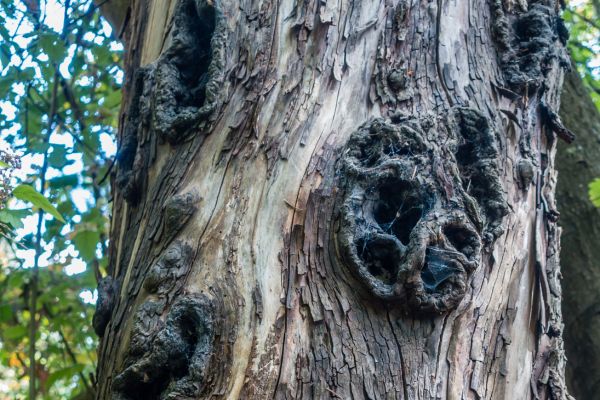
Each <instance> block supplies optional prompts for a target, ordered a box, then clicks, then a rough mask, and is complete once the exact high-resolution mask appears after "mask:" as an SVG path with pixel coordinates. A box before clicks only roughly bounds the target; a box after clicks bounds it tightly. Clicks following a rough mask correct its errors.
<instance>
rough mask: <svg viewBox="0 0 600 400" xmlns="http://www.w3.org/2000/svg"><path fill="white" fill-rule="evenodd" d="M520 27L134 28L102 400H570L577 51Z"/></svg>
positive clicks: (429, 20)
mask: <svg viewBox="0 0 600 400" xmlns="http://www.w3.org/2000/svg"><path fill="white" fill-rule="evenodd" d="M504 3H505V4H503V3H502V2H500V1H490V2H488V3H477V2H472V3H469V2H458V1H442V0H438V1H436V2H419V1H412V2H407V1H402V0H400V1H399V0H380V1H360V2H356V1H347V0H342V1H339V2H335V3H334V2H329V1H318V2H316V1H310V0H306V1H296V0H294V1H292V0H283V1H278V2H273V1H257V0H245V1H237V0H236V1H233V0H178V1H175V0H173V1H167V0H164V1H158V0H156V1H151V2H141V1H134V2H132V5H131V12H130V18H129V20H128V25H127V26H126V28H125V30H124V35H125V38H126V40H127V43H128V54H127V63H126V70H127V76H128V80H127V84H126V88H125V102H124V104H123V113H122V118H121V125H120V126H121V130H120V131H121V133H120V150H119V165H118V168H117V174H116V178H115V183H116V196H115V202H114V206H113V218H112V231H111V239H112V241H111V245H112V246H111V254H110V259H111V275H112V276H113V278H114V279H115V280H116V281H117V282H118V284H119V287H120V295H119V296H118V298H117V299H116V301H115V304H114V308H113V310H112V313H111V314H110V321H109V322H108V325H107V326H106V330H105V333H104V336H103V338H102V341H101V346H100V360H99V376H98V380H99V388H98V397H99V398H101V399H105V398H119V399H132V398H139V397H140V396H141V397H143V398H148V399H153V398H156V399H158V398H161V399H162V398H164V399H167V398H169V399H170V398H223V399H225V398H255V399H263V398H307V399H309V398H310V399H321V398H343V399H347V398H356V399H366V398H369V399H379V398H390V399H393V398H398V399H430V398H442V399H461V398H485V399H527V398H539V399H565V398H567V397H568V395H567V394H566V391H565V385H564V378H563V370H564V355H563V350H562V338H561V330H562V317H561V314H560V298H561V291H560V282H559V276H560V270H559V263H558V250H559V234H560V229H559V228H558V227H557V225H556V219H557V216H558V213H557V211H556V208H555V205H554V197H553V193H554V186H555V181H556V174H555V171H554V153H555V147H556V140H557V139H556V135H555V132H554V131H556V130H557V124H556V123H555V121H553V120H552V119H551V118H548V116H549V115H550V116H551V115H552V114H551V113H550V112H552V113H553V112H554V110H556V109H557V108H558V104H559V96H558V95H559V91H560V86H561V84H562V74H563V72H562V68H563V67H564V66H565V61H564V60H565V59H566V58H565V52H564V47H563V44H564V43H563V42H564V40H565V37H564V32H563V31H562V28H563V26H562V24H561V22H560V19H558V18H557V10H558V5H557V3H555V2H554V1H548V2H530V4H529V5H528V7H525V8H528V9H527V10H526V9H523V7H524V6H527V5H526V4H525V3H523V2H522V4H521V3H519V4H520V5H513V4H512V2H504ZM540 105H543V107H545V108H544V110H549V111H547V112H542V109H541V107H540ZM544 116H546V118H543V117H544ZM375 118H379V119H375ZM361 127H362V128H361ZM409 131H412V132H413V133H415V134H414V137H412V139H411V138H410V137H409V136H410V135H409V134H408V133H407V132H409ZM361 132H371V133H372V134H373V135H374V137H375V140H374V141H373V144H372V146H373V147H372V148H371V147H368V148H367V149H365V153H368V154H367V158H368V157H369V154H379V156H382V157H380V158H378V159H376V160H374V161H373V164H370V161H369V160H368V159H365V158H363V156H361V155H360V154H359V153H360V149H362V147H361V146H358V147H356V148H353V147H352V146H353V145H352V143H354V142H356V141H358V142H360V140H362V139H361ZM390 132H391V134H390ZM363 135H364V134H363ZM386 138H387V139H386ZM382 140H389V141H390V144H391V145H393V146H400V148H402V146H404V144H403V143H404V142H406V141H410V140H414V142H415V143H416V142H419V143H420V144H415V143H413V144H408V145H407V146H404V147H405V148H406V149H408V150H407V151H399V152H396V151H393V152H386V150H384V151H383V153H382V152H381V151H380V150H377V149H378V148H380V147H381V146H380V144H381V141H382ZM353 141H354V142H353ZM369 146H371V145H369ZM378 146H379V147H378ZM352 149H354V150H352ZM355 150H358V152H356V151H355ZM352 151H355V153H352V154H354V155H353V156H352V155H351V156H352V157H354V159H353V160H354V161H353V160H350V159H348V157H349V156H348V154H350V153H349V152H352ZM378 152H379V153H378ZM357 154H358V155H357ZM356 163H366V164H362V167H361V168H362V169H360V170H356V171H358V172H356V171H355V172H356V173H358V174H359V175H360V178H357V179H355V180H352V179H350V178H349V177H350V176H351V174H353V173H355V172H351V171H350V169H348V168H350V167H349V166H351V165H358V164H356ZM392 164H393V165H395V166H396V167H394V168H395V169H394V168H390V171H391V172H390V173H389V174H388V175H389V179H388V178H385V179H384V178H382V175H381V171H382V168H387V167H386V165H392ZM365 168H367V169H368V168H371V169H374V170H376V171H375V173H374V175H369V173H370V172H369V171H367V170H366V169H365ZM359 175H355V176H359ZM371 178H372V185H369V182H370V181H369V179H371ZM427 185H429V186H427ZM427 187H429V189H427ZM371 192H373V193H375V194H376V197H375V198H373V199H371V198H370V197H369V196H367V195H366V194H368V193H371ZM355 194H356V196H355ZM404 201H407V202H409V203H411V204H412V205H413V206H414V208H415V209H416V210H419V211H418V213H416V214H415V213H408V214H406V213H405V212H404V210H403V209H402V207H401V204H400V203H403V202H404ZM344 207H346V208H344ZM348 207H350V208H351V209H352V210H354V211H353V212H352V213H348V212H346V211H344V210H348V209H349V208H348ZM394 207H399V210H398V212H397V213H396V214H394V213H393V212H392V211H393V210H392V208H394ZM361 208H362V210H363V211H360V212H358V211H356V210H359V209H361ZM394 215H397V216H398V218H400V219H401V220H402V221H403V222H402V223H401V224H397V225H394V224H395V222H392V221H389V222H388V219H389V218H388V217H390V216H392V217H393V216H394ZM365 221H370V222H373V224H371V225H372V227H373V234H374V235H375V236H376V237H378V238H381V240H380V241H378V242H376V243H372V239H373V237H375V236H369V235H362V236H361V235H360V234H359V229H358V228H360V227H363V228H364V226H365ZM415 221H416V222H415ZM386 223H391V225H390V226H389V227H388V228H385V227H384V226H383V225H385V224H386ZM353 224H354V225H353ZM371 225H369V226H371ZM352 226H355V227H357V228H356V229H351V227H352ZM413 226H414V227H413ZM386 229H387V231H386ZM340 235H344V238H345V239H343V240H341V241H340V240H339V238H340V237H341V236H340ZM386 235H387V236H386ZM361 240H362V242H361ZM403 241H404V243H403ZM359 243H366V244H368V245H369V246H370V247H369V252H370V255H369V254H367V255H366V253H364V252H362V253H360V252H358V250H357V248H358V247H356V246H358V245H359ZM344 249H345V250H344ZM352 260H353V261H352ZM434 267H435V268H436V269H435V270H434Z"/></svg>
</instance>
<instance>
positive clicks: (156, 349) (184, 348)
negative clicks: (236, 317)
mask: <svg viewBox="0 0 600 400" xmlns="http://www.w3.org/2000/svg"><path fill="white" fill-rule="evenodd" d="M163 306H164V303H162V302H159V301H148V302H146V303H144V304H143V305H142V306H141V307H140V308H139V310H138V312H137V314H136V318H135V322H134V327H133V330H132V336H131V342H130V347H129V351H128V354H127V359H126V360H125V368H124V369H123V371H122V372H121V373H120V374H118V375H117V376H116V377H115V379H114V381H113V398H116V399H142V398H143V399H188V398H189V399H192V398H197V397H198V395H199V394H200V393H201V390H202V388H203V384H204V376H205V373H206V369H207V366H208V364H209V362H210V357H211V355H212V353H213V340H214V335H215V330H214V324H213V322H214V319H213V318H214V310H213V306H212V303H211V302H210V300H209V299H208V298H207V297H205V296H203V295H199V294H190V295H186V296H182V297H180V298H179V299H178V300H177V301H176V302H175V303H174V304H173V306H172V307H171V309H170V310H169V312H168V314H167V316H166V319H165V321H163V320H162V319H161V312H162V309H163Z"/></svg>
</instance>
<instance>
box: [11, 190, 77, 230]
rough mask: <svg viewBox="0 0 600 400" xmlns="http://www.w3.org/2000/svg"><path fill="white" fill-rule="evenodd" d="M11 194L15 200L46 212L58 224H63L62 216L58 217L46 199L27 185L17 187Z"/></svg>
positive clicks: (58, 214) (56, 211)
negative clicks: (25, 202)
mask: <svg viewBox="0 0 600 400" xmlns="http://www.w3.org/2000/svg"><path fill="white" fill-rule="evenodd" d="M12 193H13V196H15V197H16V198H17V199H19V200H23V201H28V202H30V203H31V204H33V205H34V206H36V207H39V208H41V209H42V210H44V211H46V212H47V213H48V214H50V215H52V216H53V217H54V218H56V219H57V220H59V221H60V222H63V223H64V222H65V220H64V218H63V217H62V215H60V213H59V212H58V210H57V209H56V208H55V207H54V206H53V205H52V204H50V202H49V201H48V199H47V198H45V197H44V196H43V195H42V194H40V193H38V192H37V191H36V190H35V189H34V188H33V187H31V186H29V185H19V186H17V187H16V188H14V189H13V192H12Z"/></svg>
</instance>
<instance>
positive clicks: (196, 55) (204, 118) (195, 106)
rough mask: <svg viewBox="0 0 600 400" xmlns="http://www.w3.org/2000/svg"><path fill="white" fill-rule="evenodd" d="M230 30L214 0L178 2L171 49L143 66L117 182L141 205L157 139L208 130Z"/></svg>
mask: <svg viewBox="0 0 600 400" xmlns="http://www.w3.org/2000/svg"><path fill="white" fill-rule="evenodd" d="M226 37H227V27H226V22H225V18H224V16H223V14H222V12H221V10H220V8H219V1H217V0H214V1H210V0H179V1H178V3H177V6H176V8H175V11H174V15H173V19H172V32H171V35H170V37H169V38H168V40H169V45H168V47H167V49H166V50H165V51H164V52H163V53H162V54H161V56H160V57H159V58H158V59H157V60H156V61H155V62H153V63H152V64H149V65H147V66H144V67H141V68H139V69H138V70H137V71H136V73H135V76H134V79H133V80H132V83H131V91H132V92H133V95H132V100H131V104H130V107H129V109H128V114H127V117H126V120H125V123H124V125H123V136H122V138H121V145H120V149H119V154H118V161H119V170H118V175H117V178H116V183H117V186H118V187H119V189H120V190H121V191H122V193H123V196H124V198H125V199H126V200H127V201H129V202H130V203H135V202H137V200H138V198H139V195H140V188H141V187H142V184H143V176H142V174H143V172H144V171H145V169H146V166H147V164H148V163H149V159H150V158H151V154H150V153H151V147H152V146H150V143H151V142H153V140H155V139H154V136H157V137H158V138H160V140H162V141H167V142H169V143H170V144H171V145H177V144H180V143H182V142H184V141H186V140H188V139H190V138H192V135H191V134H192V133H194V132H197V131H203V130H206V129H207V128H208V127H209V124H210V123H211V118H212V116H213V115H214V114H215V110H216V109H217V107H218V104H219V99H221V98H222V97H223V96H222V95H221V92H222V90H223V81H224V63H225V46H226V42H227V40H226Z"/></svg>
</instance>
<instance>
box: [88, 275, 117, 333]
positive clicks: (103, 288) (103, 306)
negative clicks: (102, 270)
mask: <svg viewBox="0 0 600 400" xmlns="http://www.w3.org/2000/svg"><path fill="white" fill-rule="evenodd" d="M118 295H119V284H118V282H117V281H116V280H114V279H113V278H112V276H110V275H108V276H105V277H104V278H102V279H101V280H100V282H98V300H97V301H96V311H95V312H94V317H93V318H92V326H93V327H94V332H96V335H98V336H99V337H102V336H104V332H105V331H106V326H107V325H108V323H109V322H110V319H111V317H112V312H113V308H114V307H115V303H116V301H117V296H118Z"/></svg>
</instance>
